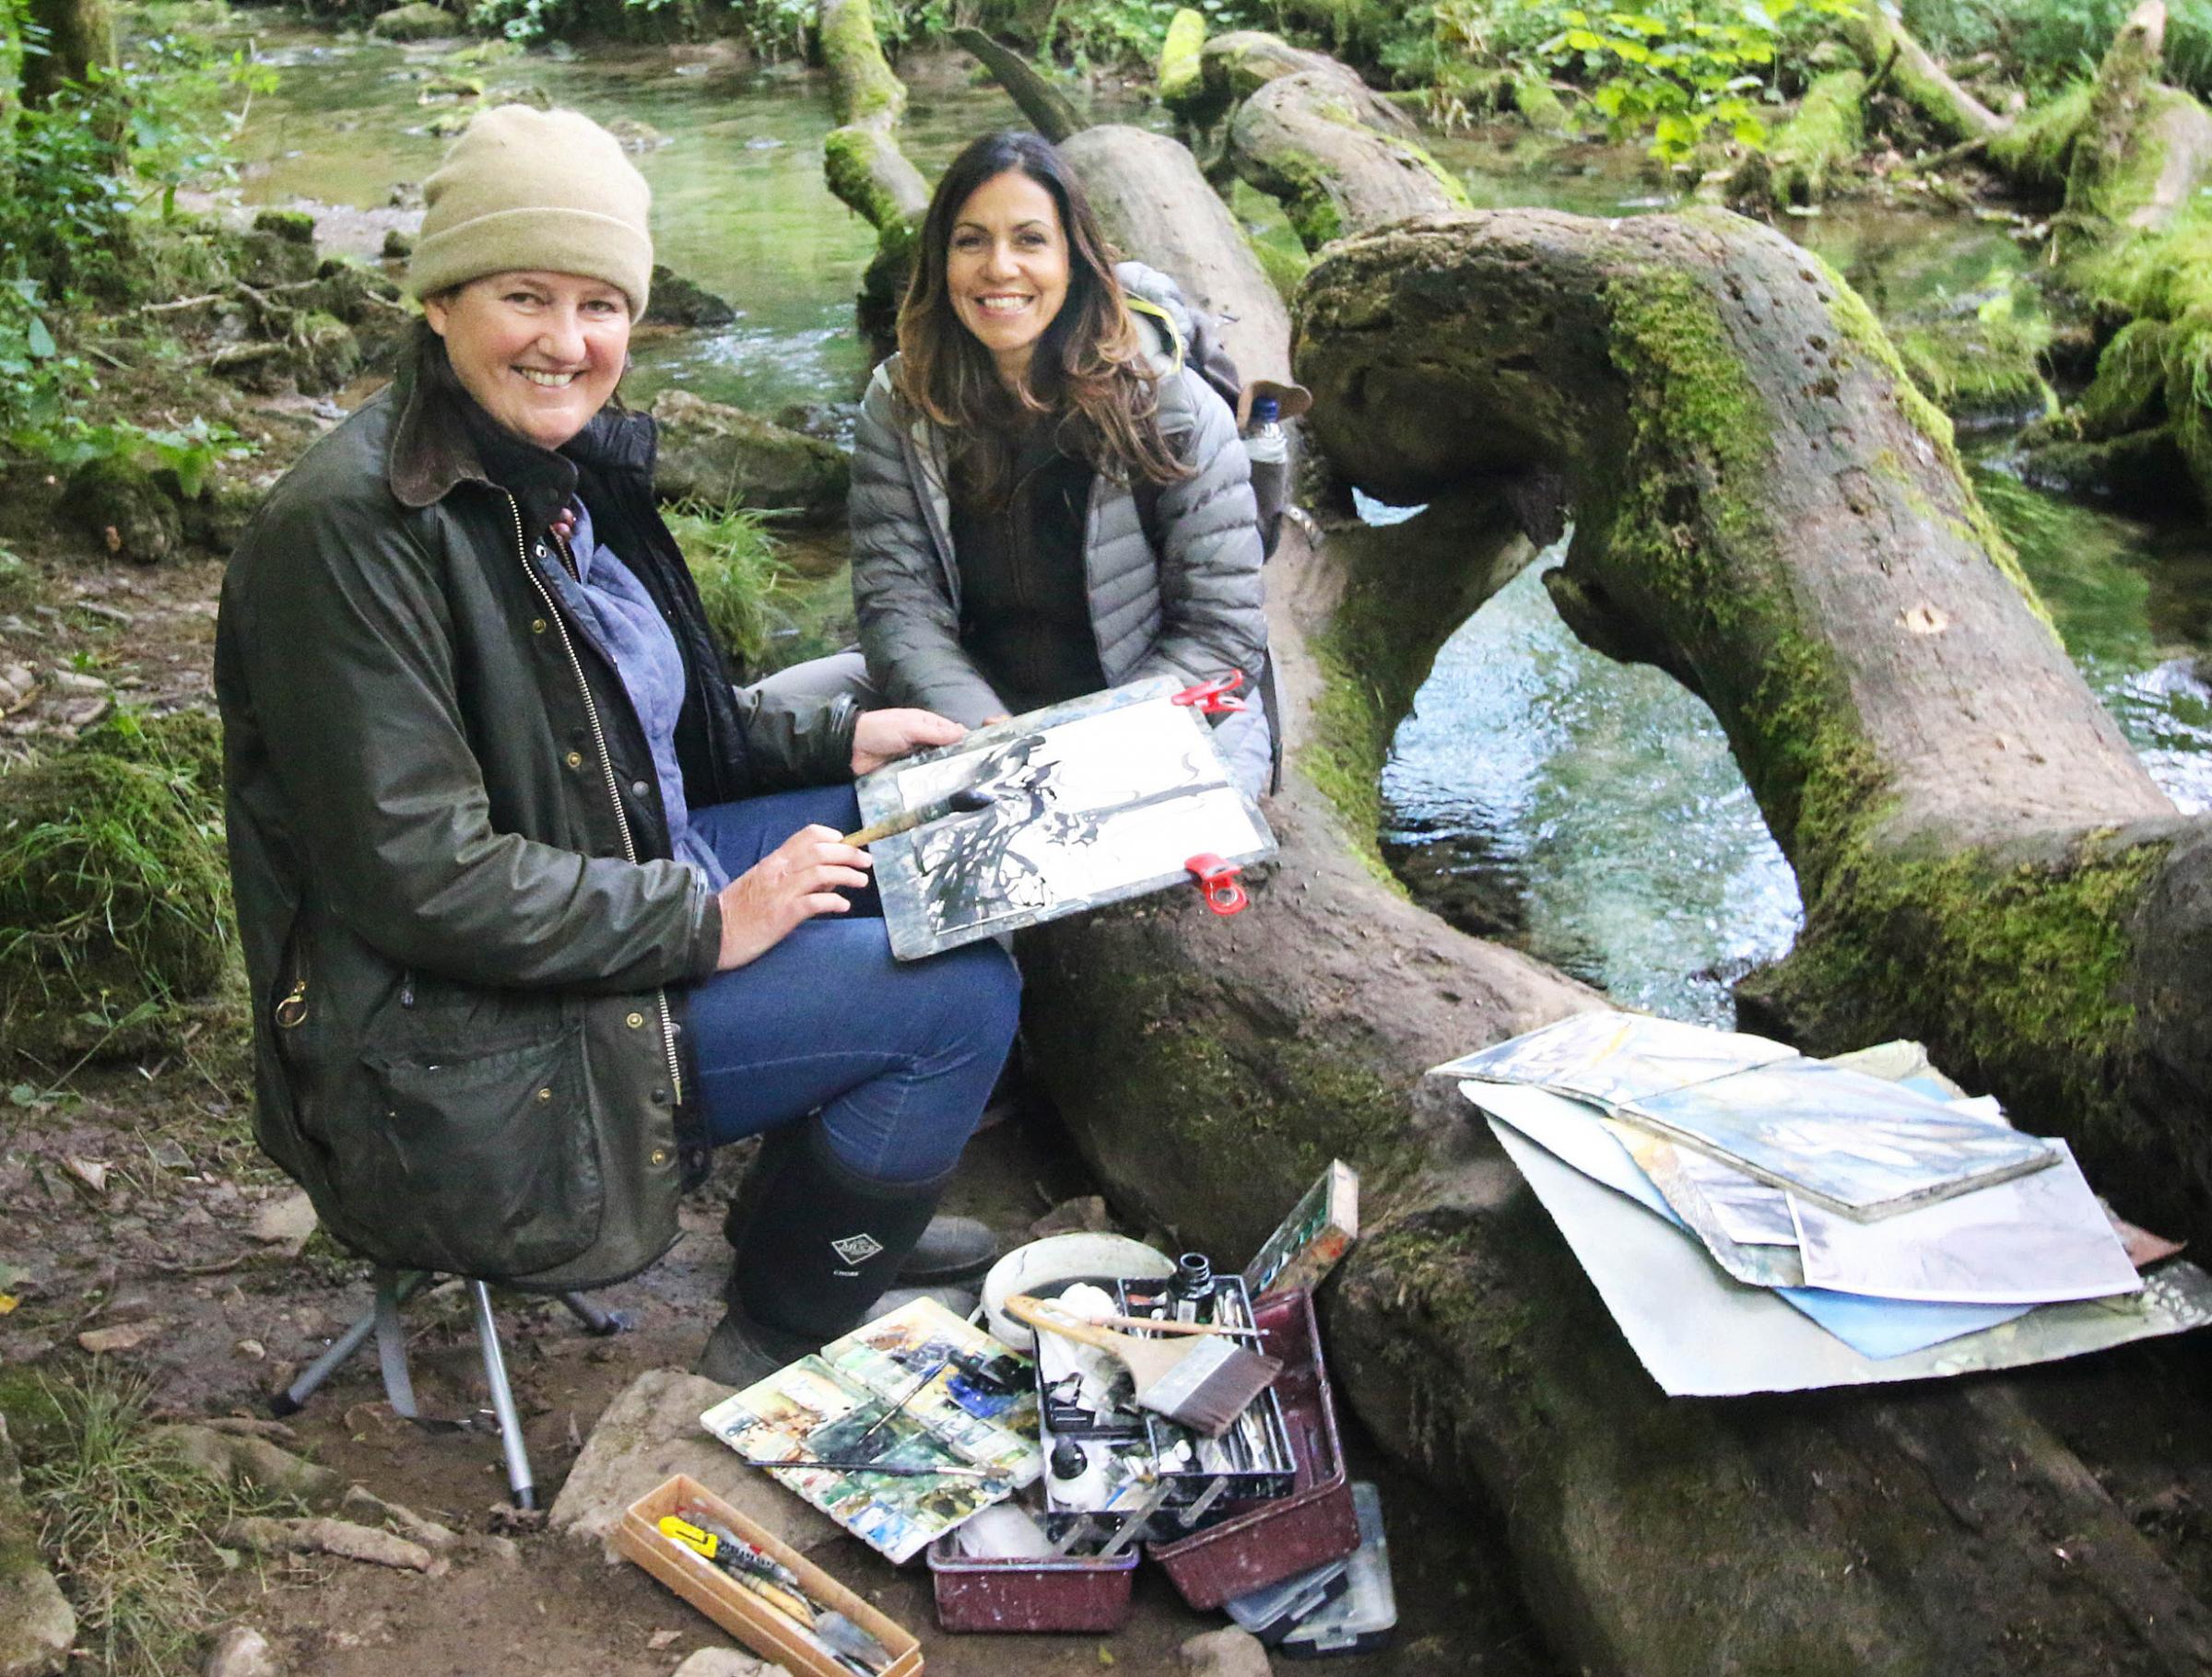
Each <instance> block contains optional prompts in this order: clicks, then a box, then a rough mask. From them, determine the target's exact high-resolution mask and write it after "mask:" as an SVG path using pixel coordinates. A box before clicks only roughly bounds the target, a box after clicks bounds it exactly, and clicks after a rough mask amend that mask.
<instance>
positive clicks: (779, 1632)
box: [614, 1473, 922, 1677]
mask: <svg viewBox="0 0 2212 1677" xmlns="http://www.w3.org/2000/svg"><path fill="white" fill-rule="evenodd" d="M686 1508H694V1509H704V1510H705V1511H706V1512H707V1513H708V1514H709V1515H710V1516H712V1518H713V1519H716V1520H718V1521H720V1522H721V1523H722V1524H723V1525H724V1526H727V1527H728V1528H729V1529H730V1530H732V1531H735V1533H736V1534H737V1535H738V1536H739V1537H742V1538H744V1539H745V1540H746V1541H747V1542H751V1543H757V1544H759V1546H760V1548H761V1549H762V1550H764V1551H765V1552H767V1553H768V1554H771V1555H773V1556H774V1557H775V1558H776V1559H777V1560H779V1561H781V1562H782V1563H783V1565H784V1566H788V1567H790V1568H791V1569H792V1570H793V1571H794V1572H795V1573H797V1574H798V1575H799V1581H800V1582H801V1583H802V1584H804V1585H805V1586H806V1593H807V1594H808V1595H810V1596H812V1597H813V1598H814V1599H815V1600H816V1601H818V1602H819V1603H820V1604H821V1605H822V1606H824V1607H826V1608H829V1609H830V1610H831V1611H833V1612H836V1613H843V1614H844V1615H845V1617H846V1618H848V1619H850V1620H852V1621H853V1624H857V1625H859V1626H860V1627H861V1628H862V1629H863V1630H865V1631H867V1632H868V1633H869V1634H870V1635H872V1636H875V1638H876V1639H877V1641H878V1642H880V1643H882V1644H883V1646H884V1647H885V1648H888V1650H889V1651H890V1655H891V1662H890V1664H889V1665H888V1666H887V1667H885V1668H884V1671H883V1674H882V1677H917V1674H918V1673H919V1672H920V1671H921V1670H922V1645H921V1644H920V1643H919V1642H917V1641H916V1640H915V1639H914V1636H913V1634H912V1632H910V1631H908V1630H906V1629H905V1628H904V1627H903V1626H901V1625H900V1624H899V1623H898V1622H897V1621H896V1620H894V1619H892V1618H891V1617H890V1616H889V1615H888V1614H887V1613H882V1612H880V1611H878V1610H877V1608H875V1607H872V1606H870V1605H869V1604H868V1603H867V1602H866V1601H864V1600H862V1599H861V1598H860V1597H859V1596H857V1595H855V1594H854V1593H853V1591H852V1590H850V1589H846V1588H845V1587H844V1586H843V1585H842V1584H841V1583H839V1582H838V1581H837V1579H835V1578H834V1577H830V1574H829V1573H827V1572H824V1571H823V1570H822V1569H821V1568H820V1567H819V1566H816V1565H815V1564H814V1563H813V1562H812V1561H810V1560H808V1559H807V1558H806V1556H805V1555H803V1554H800V1553H799V1552H798V1551H797V1550H795V1549H794V1548H793V1547H791V1545H790V1544H788V1543H785V1542H782V1541H781V1540H779V1539H778V1538H776V1537H775V1536H774V1535H773V1534H771V1532H769V1531H768V1530H765V1529H764V1528H762V1527H761V1526H759V1525H757V1524H755V1523H754V1522H753V1521H752V1520H749V1519H746V1517H745V1516H744V1515H742V1514H740V1513H738V1512H737V1510H736V1509H735V1508H733V1507H730V1505H729V1504H728V1503H726V1502H724V1501H723V1500H722V1498H721V1497H719V1496H717V1495H714V1493H713V1492H712V1491H710V1490H708V1489H707V1487H706V1486H705V1485H703V1484H700V1483H699V1481H698V1480H696V1479H693V1478H690V1477H689V1476H688V1475H686V1474H683V1473H678V1474H677V1475H676V1476H675V1477H674V1478H673V1479H669V1480H666V1481H664V1482H663V1483H662V1484H659V1485H656V1486H655V1487H654V1488H653V1490H651V1491H649V1492H647V1493H646V1494H645V1495H643V1496H641V1497H639V1498H638V1500H637V1501H635V1502H633V1503H631V1504H630V1505H629V1508H628V1509H627V1510H626V1511H625V1512H624V1513H623V1516H622V1523H621V1524H620V1525H618V1526H617V1527H616V1528H615V1537H614V1542H615V1547H616V1548H617V1549H618V1550H620V1551H621V1552H622V1554H624V1555H625V1556H627V1557H628V1558H629V1559H630V1560H633V1561H635V1562H637V1564H638V1565H639V1566H642V1567H644V1568H645V1570H646V1571H648V1572H650V1573H652V1574H653V1577H656V1578H658V1579H660V1581H661V1582H662V1583H664V1584H665V1585H667V1586H668V1588H669V1589H673V1590H675V1591H676V1593H677V1595H679V1596H681V1597H683V1598H684V1600H685V1601H688V1602H690V1603H691V1605H692V1606H694V1607H696V1608H698V1609H699V1611H700V1612H701V1613H705V1614H706V1615H707V1617H708V1618H710V1619H712V1620H713V1621H714V1623H715V1624H719V1625H721V1626H722V1628H723V1629H724V1630H726V1631H728V1632H729V1633H730V1635H731V1636H735V1637H736V1638H737V1640H738V1641H740V1642H742V1643H744V1644H745V1646H746V1647H747V1648H751V1649H752V1650H753V1652H755V1653H756V1654H759V1655H761V1656H763V1657H764V1658H766V1659H774V1660H778V1661H780V1662H781V1663H782V1664H783V1665H784V1666H785V1667H787V1668H788V1669H790V1670H791V1671H794V1672H800V1673H804V1674H805V1677H852V1673H851V1672H850V1671H848V1670H846V1668H845V1667H843V1666H841V1665H840V1664H839V1663H838V1662H837V1661H836V1660H835V1659H831V1658H830V1655H829V1653H828V1652H827V1651H825V1650H824V1649H823V1648H821V1647H820V1646H819V1645H818V1644H817V1643H815V1642H813V1641H812V1640H810V1639H809V1638H808V1637H807V1636H806V1632H805V1631H803V1630H801V1629H800V1628H799V1626H798V1625H797V1624H794V1622H793V1621H792V1620H790V1619H787V1618H785V1617H784V1616H783V1615H782V1613H778V1612H777V1611H776V1610H775V1609H774V1608H772V1607H771V1606H770V1605H769V1604H768V1603H767V1602H766V1601H762V1600H761V1599H760V1598H759V1596H757V1595H755V1594H753V1592H752V1591H751V1590H749V1589H746V1588H745V1586H744V1585H742V1584H740V1583H738V1582H737V1580H736V1579H735V1578H733V1577H730V1575H729V1574H728V1573H726V1572H724V1571H723V1569H722V1568H721V1567H719V1566H715V1565H714V1563H713V1562H712V1561H710V1560H708V1559H706V1557H705V1556H703V1555H700V1554H693V1553H692V1552H691V1551H690V1550H688V1549H687V1548H685V1547H684V1546H683V1545H682V1544H681V1543H678V1542H674V1541H673V1540H671V1539H669V1538H666V1537H664V1536H663V1535H662V1534H661V1530H660V1520H661V1517H662V1516H663V1515H665V1514H680V1513H681V1512H682V1511H683V1510H684V1509H686Z"/></svg>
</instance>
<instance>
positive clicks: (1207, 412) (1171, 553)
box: [1123, 372, 1267, 686]
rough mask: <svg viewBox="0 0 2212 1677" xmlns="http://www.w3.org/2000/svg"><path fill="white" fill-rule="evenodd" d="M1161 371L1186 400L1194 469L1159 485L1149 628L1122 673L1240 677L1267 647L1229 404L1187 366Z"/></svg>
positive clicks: (1253, 536) (1258, 554)
mask: <svg viewBox="0 0 2212 1677" xmlns="http://www.w3.org/2000/svg"><path fill="white" fill-rule="evenodd" d="M1168 377H1169V378H1170V379H1171V380H1174V381H1178V382H1179V383H1180V385H1181V387H1182V390H1181V394H1182V398H1183V399H1184V400H1186V401H1187V402H1188V403H1189V405H1190V409H1191V414H1192V420H1193V423H1192V427H1191V429H1190V431H1189V433H1188V436H1187V439H1186V440H1185V441H1184V443H1183V445H1182V451H1181V453H1182V461H1183V463H1184V464H1186V465H1189V466H1191V467H1193V468H1194V471H1193V474H1192V475H1191V476H1189V477H1187V478H1184V479H1183V480H1182V481H1181V482H1180V483H1171V484H1170V485H1168V486H1167V487H1166V488H1165V489H1163V490H1162V491H1161V493H1160V497H1159V544H1160V547H1161V552H1160V554H1159V610H1160V624H1159V639H1157V640H1155V641H1154V642H1153V644H1152V647H1151V650H1150V651H1147V652H1146V653H1145V655H1144V656H1143V657H1142V658H1140V659H1138V660H1137V662H1136V664H1135V667H1134V668H1133V669H1131V670H1130V672H1129V674H1127V675H1126V676H1124V678H1123V679H1124V681H1141V680H1143V679H1144V678H1145V677H1147V676H1151V675H1171V676H1173V677H1175V678H1176V679H1178V680H1181V681H1185V682H1198V681H1210V680H1212V679H1213V678H1214V677H1215V676H1217V675H1221V674H1226V673H1227V672H1229V671H1230V670H1241V671H1242V672H1243V673H1244V679H1245V682H1246V684H1247V685H1248V686H1249V685H1250V684H1251V683H1252V682H1253V681H1255V680H1257V679H1258V676H1259V673H1260V665H1261V663H1262V662H1263V661H1264V660H1265V657H1266V653H1267V623H1266V618H1265V615H1264V613H1263V610H1262V607H1261V604H1260V562H1261V560H1262V558H1263V557H1265V554H1264V551H1263V549H1262V547H1261V544H1260V528H1259V514H1258V511H1257V510H1256V508H1255V507H1254V505H1253V498H1252V463H1251V462H1250V461H1249V460H1248V459H1247V458H1246V457H1245V453H1244V444H1243V442H1242V440H1241V439H1240V438H1239V437H1238V436H1237V427H1236V421H1235V419H1234V418H1233V417H1232V416H1230V411H1229V405H1228V404H1227V403H1225V402H1223V401H1222V400H1221V398H1220V397H1219V396H1218V394H1216V393H1215V392H1214V391H1213V390H1212V389H1211V388H1210V387H1209V386H1207V385H1206V383H1205V381H1202V380H1200V379H1198V378H1196V377H1194V376H1193V375H1191V374H1188V373H1182V372H1176V373H1171V374H1169V375H1168Z"/></svg>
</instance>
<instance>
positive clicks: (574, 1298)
mask: <svg viewBox="0 0 2212 1677" xmlns="http://www.w3.org/2000/svg"><path fill="white" fill-rule="evenodd" d="M560 1302H561V1303H562V1304H564V1305H566V1306H568V1307H569V1314H570V1315H571V1316H573V1317H574V1318H575V1319H577V1320H578V1321H580V1322H582V1324H583V1328H584V1331H585V1332H587V1333H590V1334H593V1335H594V1336H595V1337H597V1338H599V1339H605V1338H606V1336H607V1335H608V1334H610V1333H619V1332H621V1331H623V1329H625V1328H627V1327H629V1325H630V1324H629V1315H628V1313H627V1312H625V1311H620V1310H602V1309H601V1308H599V1307H598V1306H597V1305H595V1304H594V1303H593V1302H592V1301H591V1300H590V1299H588V1298H586V1297H585V1296H583V1295H582V1294H581V1293H563V1294H562V1295H561V1296H560Z"/></svg>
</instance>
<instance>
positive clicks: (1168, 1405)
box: [1006, 1293, 1283, 1438]
mask: <svg viewBox="0 0 2212 1677" xmlns="http://www.w3.org/2000/svg"><path fill="white" fill-rule="evenodd" d="M1006 1314H1007V1315H1009V1316H1011V1317H1013V1318H1014V1319H1016V1320H1018V1321H1022V1322H1027V1323H1028V1324H1029V1325H1030V1327H1032V1328H1042V1329H1044V1330H1045V1331H1047V1332H1050V1333H1057V1334H1059V1335H1061V1337H1063V1338H1064V1339H1072V1340H1075V1341H1077V1343H1081V1344H1086V1345H1095V1346H1097V1347H1098V1348H1099V1349H1100V1350H1101V1351H1108V1352H1112V1354H1113V1355H1114V1356H1115V1357H1117V1358H1119V1359H1120V1360H1121V1362H1122V1363H1123V1364H1124V1366H1126V1367H1127V1368H1128V1370H1129V1374H1130V1378H1132V1379H1133V1380H1134V1381H1135V1386H1136V1390H1135V1400H1136V1401H1137V1403H1138V1404H1139V1405H1141V1406H1142V1407H1143V1408H1146V1409H1149V1410H1151V1411H1153V1412H1154V1413H1157V1414H1162V1415H1165V1416H1167V1418H1168V1419H1169V1420H1171V1421H1172V1422H1174V1423H1175V1424H1176V1425H1179V1426H1187V1427H1189V1428H1190V1429H1191V1430H1192V1431H1193V1432H1195V1433H1202V1434H1204V1435H1205V1436H1206V1437H1208V1438H1218V1437H1220V1436H1221V1435H1222V1434H1223V1433H1225V1432H1227V1431H1228V1430H1229V1427H1230V1423H1232V1422H1233V1421H1235V1420H1236V1418H1237V1417H1238V1416H1239V1415H1240V1414H1241V1413H1243V1411H1244V1406H1245V1405H1246V1404H1247V1403H1249V1402H1251V1401H1253V1399H1254V1398H1256V1397H1258V1396H1259V1395H1260V1393H1262V1392H1263V1391H1265V1390H1267V1388H1268V1387H1269V1386H1270V1385H1271V1384H1273V1382H1274V1380H1275V1377H1276V1376H1277V1375H1278V1374H1280V1373H1282V1371H1283V1366H1282V1364H1281V1363H1280V1362H1278V1361H1277V1359H1276V1358H1274V1357H1271V1356H1262V1355H1260V1354H1259V1353H1258V1352H1256V1351H1247V1350H1246V1349H1244V1347H1242V1346H1241V1345H1232V1344H1230V1343H1228V1342H1227V1341H1226V1340H1220V1339H1212V1338H1199V1337H1195V1336H1194V1337H1192V1338H1189V1339H1186V1340H1183V1341H1182V1342H1181V1343H1170V1342H1168V1341H1166V1340H1159V1339H1139V1338H1137V1337H1136V1336H1135V1334H1133V1333H1117V1332H1115V1331H1113V1330H1112V1329H1111V1328H1101V1327H1100V1326H1098V1325H1097V1324H1096V1323H1093V1322H1089V1321H1086V1320H1085V1319H1083V1318H1081V1317H1078V1316H1075V1315H1072V1314H1071V1313H1069V1312H1068V1311H1067V1310H1066V1309H1065V1308H1063V1307H1059V1306H1056V1305H1054V1304H1053V1303H1051V1302H1049V1301H1047V1300H1045V1299H1041V1298H1033V1297H1031V1296H1030V1295H1029V1294H1027V1293H1017V1294H1015V1295H1014V1296H1012V1297H1011V1298H1009V1299H1007V1300H1006Z"/></svg>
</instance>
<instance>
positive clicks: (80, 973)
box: [0, 712, 231, 1062]
mask: <svg viewBox="0 0 2212 1677" xmlns="http://www.w3.org/2000/svg"><path fill="white" fill-rule="evenodd" d="M219 739H220V735H219V732H218V729H217V727H216V724H215V722H214V720H213V719H212V718H211V717H207V716H205V715H202V714H199V713H196V712H186V713H183V714H181V715H179V716H175V717H160V718H155V717H140V716H137V715H135V714H133V713H130V712H124V713H122V714H120V715H117V716H115V717H112V718H111V719H110V720H109V721H106V722H105V723H103V724H102V725H101V726H100V727H98V728H96V729H94V730H92V731H91V732H90V733H88V734H87V735H86V736H85V737H84V738H82V739H80V740H78V741H76V743H75V744H74V745H70V746H68V747H66V748H65V749H64V750H62V751H60V752H58V753H57V754H55V755H54V756H51V757H48V758H45V759H42V760H41V761H38V762H34V763H32V764H30V765H29V766H28V767H25V768H17V769H14V770H11V771H10V772H9V773H7V774H6V775H5V776H0V1041H5V1042H6V1044H7V1047H8V1048H9V1050H12V1051H14V1052H16V1053H20V1054H23V1055H25V1056H27V1057H29V1058H33V1059H37V1060H41V1061H49V1062H51V1061H58V1060H60V1059H62V1058H63V1057H65V1056H72V1055H76V1056H89V1055H91V1054H93V1053H97V1052H103V1051H105V1052H127V1051H131V1050H135V1049H137V1048H140V1047H142V1046H144V1045H145V1044H147V1043H148V1042H150V1041H153V1040H155V1039H157V1038H159V1037H160V1036H161V1035H162V1034H163V1031H164V1028H165V1026H167V1025H168V1024H169V1023H170V1022H171V1013H172V1010H173V1009H174V1008H175V1007H176V1006H177V1005H178V1004H179V1003H184V1002H188V1001H190V1000H192V999H193V998H194V997H197V996H200V995H202V994H204V993H205V992H206V991H208V990H209V989H211V988H212V987H213V986H214V985H215V984H216V982H217V981H218V979H219V978H220V977H221V974H222V970H223V966H224V962H225V958H226V956H227V954H228V951H229V945H230V943H231V930H230V889H229V874H228V872H227V870H226V867H225V864H224V858H223V821H222V805H221V801H220V789H221V772H222V770H221V753H220V745H219Z"/></svg>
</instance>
